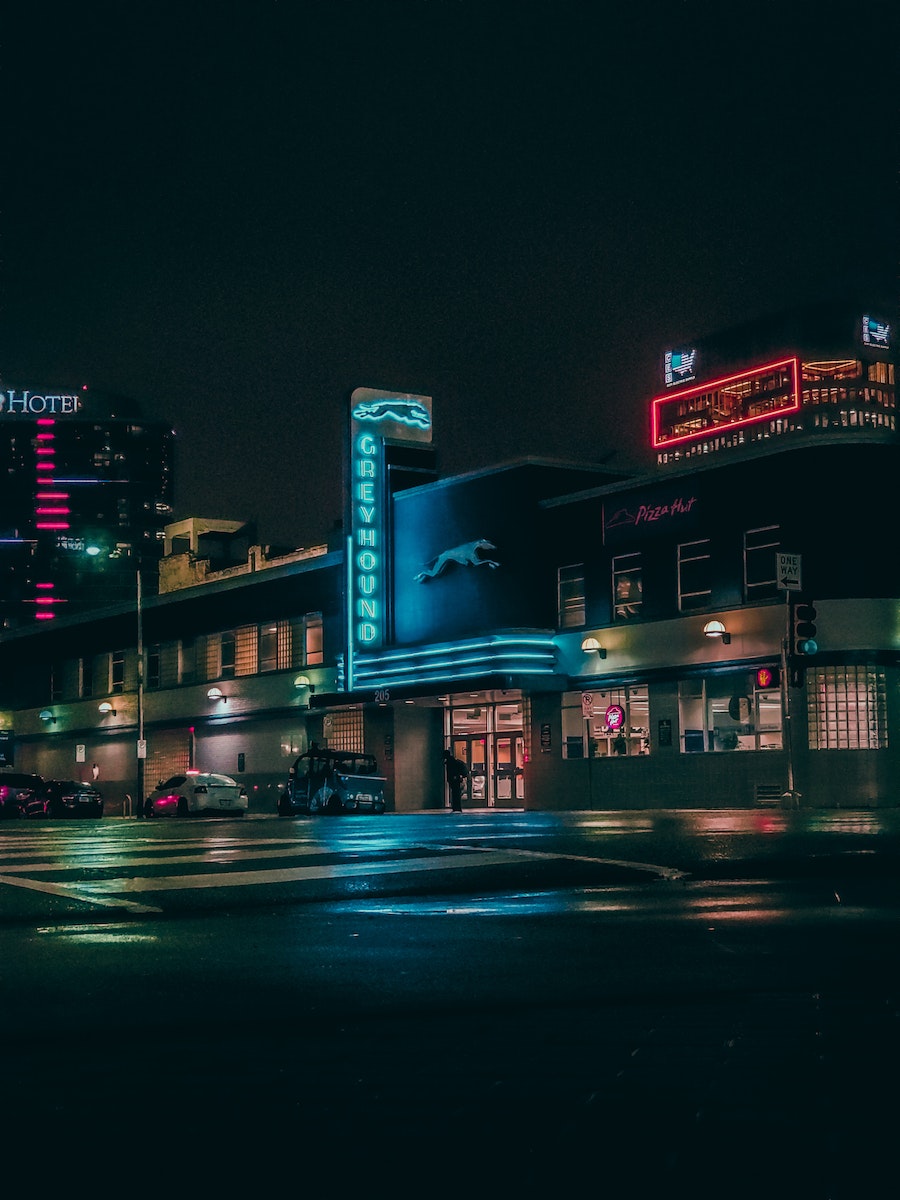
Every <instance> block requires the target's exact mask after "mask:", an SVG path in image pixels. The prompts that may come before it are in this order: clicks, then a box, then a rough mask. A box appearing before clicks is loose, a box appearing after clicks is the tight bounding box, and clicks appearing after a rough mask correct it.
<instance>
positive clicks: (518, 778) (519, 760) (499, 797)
mask: <svg viewBox="0 0 900 1200" xmlns="http://www.w3.org/2000/svg"><path fill="white" fill-rule="evenodd" d="M524 767H525V738H524V737H523V736H522V734H521V733H496V734H494V787H493V801H492V803H493V804H495V805H496V806H497V807H498V808H519V807H520V806H521V805H522V803H523V802H524V800H525V773H524Z"/></svg>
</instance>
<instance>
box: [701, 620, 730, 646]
mask: <svg viewBox="0 0 900 1200" xmlns="http://www.w3.org/2000/svg"><path fill="white" fill-rule="evenodd" d="M703 632H704V633H705V634H706V636H707V637H708V638H721V639H722V645H723V646H728V645H730V643H731V634H730V633H729V632H728V630H727V629H726V628H725V626H724V625H723V624H722V622H721V621H707V622H706V624H705V625H704V626H703Z"/></svg>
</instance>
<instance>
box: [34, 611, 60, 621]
mask: <svg viewBox="0 0 900 1200" xmlns="http://www.w3.org/2000/svg"><path fill="white" fill-rule="evenodd" d="M34 619H35V620H36V621H55V620H56V613H50V612H36V613H35V614H34Z"/></svg>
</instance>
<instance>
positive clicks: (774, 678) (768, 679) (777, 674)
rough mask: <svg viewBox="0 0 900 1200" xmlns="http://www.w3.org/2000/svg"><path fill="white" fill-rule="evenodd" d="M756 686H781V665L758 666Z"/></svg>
mask: <svg viewBox="0 0 900 1200" xmlns="http://www.w3.org/2000/svg"><path fill="white" fill-rule="evenodd" d="M756 686H757V687H758V688H762V689H764V690H765V689H768V688H777V687H780V686H781V670H780V668H779V667H758V668H757V671H756Z"/></svg>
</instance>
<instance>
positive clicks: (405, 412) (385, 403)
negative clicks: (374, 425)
mask: <svg viewBox="0 0 900 1200" xmlns="http://www.w3.org/2000/svg"><path fill="white" fill-rule="evenodd" d="M353 417H354V419H355V420H357V421H388V420H390V421H399V422H400V424H401V425H414V426H415V427H416V428H417V429H429V428H430V427H431V415H430V414H429V412H428V409H427V408H426V407H425V405H424V404H420V403H419V402H418V400H403V399H401V398H400V397H399V396H387V397H385V398H384V399H383V400H370V401H367V402H364V403H362V404H357V406H356V408H354V410H353Z"/></svg>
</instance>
